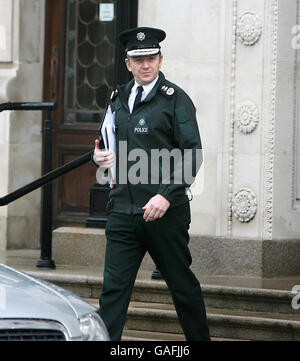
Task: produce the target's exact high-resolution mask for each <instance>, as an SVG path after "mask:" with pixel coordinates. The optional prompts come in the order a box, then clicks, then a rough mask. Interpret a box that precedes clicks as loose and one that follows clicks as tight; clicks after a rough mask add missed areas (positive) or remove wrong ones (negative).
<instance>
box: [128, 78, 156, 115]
mask: <svg viewBox="0 0 300 361" xmlns="http://www.w3.org/2000/svg"><path fill="white" fill-rule="evenodd" d="M157 79H158V76H157V77H156V78H155V79H154V80H152V82H151V83H149V84H146V85H143V92H142V101H143V100H144V99H145V98H146V96H147V95H148V94H149V93H150V92H151V90H152V89H153V87H154V85H155V84H156V82H157ZM138 86H139V84H138V83H137V82H134V86H133V87H132V89H131V93H130V95H129V98H128V106H129V110H130V113H132V108H133V105H134V101H135V97H136V96H137V87H138Z"/></svg>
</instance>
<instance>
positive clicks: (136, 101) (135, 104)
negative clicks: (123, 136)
mask: <svg viewBox="0 0 300 361" xmlns="http://www.w3.org/2000/svg"><path fill="white" fill-rule="evenodd" d="M143 90H144V89H143V87H142V86H141V85H139V86H138V87H137V91H138V93H137V95H136V97H135V100H134V105H133V109H132V111H133V110H134V109H135V108H136V107H137V105H138V104H139V103H140V102H141V101H142V92H143Z"/></svg>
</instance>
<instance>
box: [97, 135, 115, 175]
mask: <svg viewBox="0 0 300 361" xmlns="http://www.w3.org/2000/svg"><path fill="white" fill-rule="evenodd" d="M93 159H94V162H95V163H97V164H98V165H99V167H101V168H104V169H106V168H111V167H112V166H113V164H114V162H115V153H114V152H113V151H111V150H101V149H100V140H99V139H96V140H95V149H94V157H93Z"/></svg>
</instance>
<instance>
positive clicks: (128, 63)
mask: <svg viewBox="0 0 300 361" xmlns="http://www.w3.org/2000/svg"><path fill="white" fill-rule="evenodd" d="M125 64H126V67H127V70H128V71H131V66H130V61H129V59H128V58H126V59H125Z"/></svg>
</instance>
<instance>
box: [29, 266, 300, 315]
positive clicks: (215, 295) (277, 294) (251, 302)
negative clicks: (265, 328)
mask: <svg viewBox="0 0 300 361" xmlns="http://www.w3.org/2000/svg"><path fill="white" fill-rule="evenodd" d="M28 273H30V274H32V275H35V276H37V277H39V278H43V279H45V280H48V281H49V282H53V283H55V284H57V285H59V286H61V287H64V288H66V289H69V290H71V291H73V292H74V293H76V294H78V295H79V296H81V297H85V298H99V295H100V293H101V289H102V284H103V278H102V277H101V276H87V275H86V274H84V270H83V272H82V273H79V274H70V273H66V272H63V270H62V272H59V271H54V272H51V271H45V270H43V271H39V270H37V271H29V272H28ZM202 293H203V297H204V300H205V305H206V307H210V308H215V309H226V310H242V311H251V312H270V313H275V314H290V315H291V316H292V315H297V314H299V310H294V309H293V307H292V299H293V297H294V296H295V294H293V293H292V292H291V291H286V290H276V289H260V288H249V287H229V286H222V285H211V284H202ZM132 301H136V302H153V303H165V304H172V299H171V295H170V292H169V290H168V288H167V285H166V283H165V282H164V281H157V280H155V281H154V280H142V279H137V280H136V282H135V287H134V290H133V294H132Z"/></svg>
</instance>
